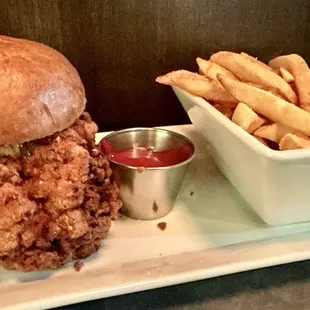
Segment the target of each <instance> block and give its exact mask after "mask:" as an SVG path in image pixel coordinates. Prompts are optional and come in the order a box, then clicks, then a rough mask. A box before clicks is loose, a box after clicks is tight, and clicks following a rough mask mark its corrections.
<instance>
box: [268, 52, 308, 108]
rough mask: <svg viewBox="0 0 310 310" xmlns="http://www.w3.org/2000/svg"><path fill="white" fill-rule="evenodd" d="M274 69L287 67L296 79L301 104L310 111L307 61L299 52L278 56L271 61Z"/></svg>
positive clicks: (270, 64)
mask: <svg viewBox="0 0 310 310" xmlns="http://www.w3.org/2000/svg"><path fill="white" fill-rule="evenodd" d="M269 66H270V67H272V68H274V69H279V68H281V67H282V68H285V69H286V70H287V71H289V72H290V73H291V74H292V75H293V76H294V79H295V84H296V88H297V92H298V95H299V101H300V106H301V107H302V108H303V109H305V110H306V111H309V112H310V87H309V85H310V71H309V67H308V65H307V63H306V61H305V60H304V59H303V58H302V57H301V56H299V55H297V54H290V55H284V56H279V57H276V58H274V59H272V60H270V61H269Z"/></svg>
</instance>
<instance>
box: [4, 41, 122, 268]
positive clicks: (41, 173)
mask: <svg viewBox="0 0 310 310" xmlns="http://www.w3.org/2000/svg"><path fill="white" fill-rule="evenodd" d="M0 73H1V74H0V98H1V100H0V265H2V266H3V267H4V268H8V269H21V270H24V271H33V270H42V269H50V268H51V269H55V268H58V267H60V266H62V265H63V264H65V263H66V262H68V261H70V260H75V259H83V258H86V257H88V256H90V255H91V254H92V253H94V252H96V251H97V250H98V249H99V247H100V244H101V240H102V239H103V238H104V237H105V236H106V234H107V233H108V231H109V229H110V225H111V220H113V219H116V217H117V214H118V210H119V209H120V207H121V202H120V201H119V200H118V188H117V186H116V185H115V184H114V183H113V182H112V181H111V179H110V177H111V173H112V171H111V169H110V166H109V162H108V160H107V158H106V157H105V156H104V155H102V154H101V153H100V151H99V148H98V147H97V146H96V144H95V134H96V132H97V130H98V128H97V125H96V124H95V123H94V122H93V121H92V120H91V118H90V116H89V114H88V113H86V112H85V111H84V110H85V104H86V99H85V91H84V86H83V84H82V81H81V79H80V77H79V74H78V72H77V71H76V69H75V68H74V67H73V66H72V65H71V64H70V62H69V61H68V60H67V59H66V58H65V57H64V56H63V55H61V54H60V53H58V52H57V51H55V50H54V49H52V48H50V47H48V46H46V45H43V44H40V43H37V42H33V41H28V40H24V39H16V38H11V37H6V36H0Z"/></svg>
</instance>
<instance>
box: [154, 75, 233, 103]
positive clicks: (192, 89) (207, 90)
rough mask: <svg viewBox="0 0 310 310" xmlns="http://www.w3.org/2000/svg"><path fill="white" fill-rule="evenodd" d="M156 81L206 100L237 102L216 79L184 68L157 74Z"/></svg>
mask: <svg viewBox="0 0 310 310" xmlns="http://www.w3.org/2000/svg"><path fill="white" fill-rule="evenodd" d="M155 81H156V82H158V83H160V84H164V85H170V86H177V87H180V88H182V89H184V90H186V91H187V92H189V93H191V94H192V95H195V96H199V97H202V98H204V99H206V100H213V101H225V102H232V103H235V104H237V101H236V100H235V99H234V97H232V96H231V95H230V94H229V93H228V92H227V91H226V90H225V89H224V88H223V87H222V86H221V84H220V83H219V82H218V81H213V80H210V79H208V78H206V77H204V76H202V75H199V74H197V73H193V72H190V71H186V70H178V71H173V72H170V73H167V74H165V75H162V76H159V77H157V78H156V80H155Z"/></svg>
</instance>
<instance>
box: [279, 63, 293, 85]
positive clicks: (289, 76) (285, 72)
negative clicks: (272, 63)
mask: <svg viewBox="0 0 310 310" xmlns="http://www.w3.org/2000/svg"><path fill="white" fill-rule="evenodd" d="M279 73H280V75H281V76H282V78H283V79H284V80H285V81H286V82H287V83H292V82H294V80H295V79H294V76H293V75H292V74H291V73H290V72H289V71H288V70H287V69H285V68H283V67H280V68H279Z"/></svg>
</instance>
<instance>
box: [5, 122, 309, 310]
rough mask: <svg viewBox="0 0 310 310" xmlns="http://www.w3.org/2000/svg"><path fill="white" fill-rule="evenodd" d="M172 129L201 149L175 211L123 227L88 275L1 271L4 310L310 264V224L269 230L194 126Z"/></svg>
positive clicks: (117, 226)
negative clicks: (162, 224)
mask: <svg viewBox="0 0 310 310" xmlns="http://www.w3.org/2000/svg"><path fill="white" fill-rule="evenodd" d="M169 129H171V130H175V131H178V132H180V133H182V134H184V135H186V136H188V137H189V138H191V139H192V140H193V142H194V143H195V145H196V149H197V155H196V157H195V159H194V160H193V161H192V163H191V164H190V166H189V169H188V172H187V174H186V176H185V179H184V182H183V184H182V188H181V191H180V193H179V196H178V198H177V201H176V204H175V207H174V209H173V210H172V212H171V213H170V214H169V215H168V216H166V217H165V218H163V219H160V220H156V221H135V220H130V219H126V218H123V219H120V220H118V221H116V222H115V223H114V225H113V226H112V230H111V232H110V234H109V237H108V238H107V239H106V240H105V241H104V243H103V247H102V249H101V250H100V251H99V252H98V253H97V254H96V255H94V256H92V257H91V258H90V259H89V260H87V261H86V262H85V266H84V268H83V269H82V270H81V271H80V272H76V271H74V269H73V267H72V264H70V265H69V266H66V267H64V268H62V269H60V270H58V271H54V272H38V273H28V274H27V273H26V274H25V273H20V272H13V271H10V272H9V271H4V270H2V269H0V309H1V310H21V309H22V310H24V309H31V310H35V309H46V308H52V307H57V306H61V305H66V304H71V303H77V302H82V301H86V300H91V299H97V298H104V297H108V296H115V295H120V294H126V293H130V292H137V291H142V290H147V289H152V288H157V287H163V286H168V285H173V284H178V283H184V282H189V281H195V280H200V279H205V278H211V277H215V276H219V275H224V274H230V273H235V272H239V271H245V270H250V269H256V268H261V267H267V266H271V265H277V264H282V263H288V262H292V261H299V260H304V259H308V258H310V223H301V224H296V225H288V226H281V227H269V226H268V225H266V224H265V223H264V222H263V221H262V220H261V219H260V218H259V217H258V216H257V215H256V214H255V213H254V212H253V211H252V210H251V208H249V206H248V205H247V203H246V202H245V201H244V200H243V199H242V198H241V197H240V196H239V194H238V193H237V192H236V191H235V189H234V188H233V187H232V186H231V184H230V183H229V182H228V181H227V180H226V178H225V177H223V175H222V174H221V173H220V172H219V171H218V169H217V168H216V166H215V165H214V163H213V161H212V159H211V158H210V154H209V146H208V145H205V144H204V140H203V139H200V137H199V135H198V134H197V132H196V131H195V130H194V128H193V126H192V125H188V126H176V127H169ZM102 136H103V135H98V139H99V138H100V137H102ZM159 221H165V222H166V223H167V229H166V230H165V231H161V230H160V229H158V228H157V223H158V222H159Z"/></svg>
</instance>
